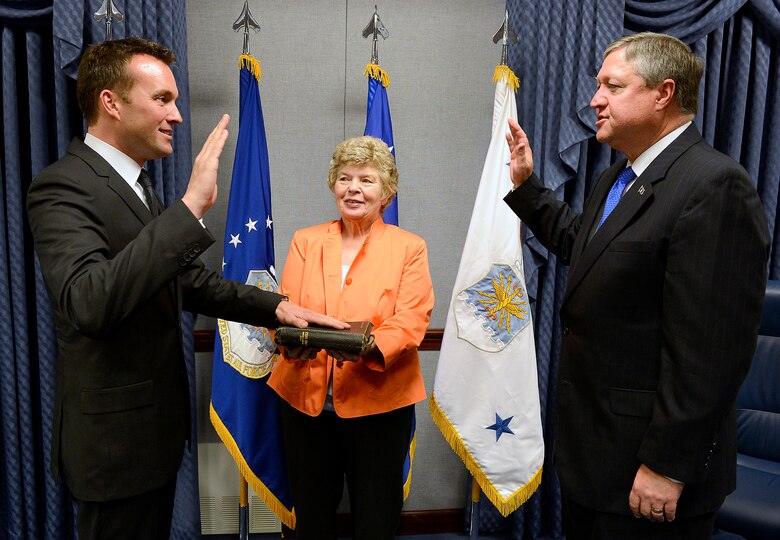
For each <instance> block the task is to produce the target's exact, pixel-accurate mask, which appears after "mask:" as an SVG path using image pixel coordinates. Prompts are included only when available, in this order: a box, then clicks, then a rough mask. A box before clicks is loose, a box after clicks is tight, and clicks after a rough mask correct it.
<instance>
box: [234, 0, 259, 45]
mask: <svg viewBox="0 0 780 540" xmlns="http://www.w3.org/2000/svg"><path fill="white" fill-rule="evenodd" d="M241 30H243V31H244V54H249V31H250V30H252V31H253V32H259V31H260V25H259V24H257V21H256V20H255V18H254V17H252V12H251V11H249V0H244V9H242V10H241V15H239V16H238V19H236V22H234V23H233V31H234V32H239V31H241Z"/></svg>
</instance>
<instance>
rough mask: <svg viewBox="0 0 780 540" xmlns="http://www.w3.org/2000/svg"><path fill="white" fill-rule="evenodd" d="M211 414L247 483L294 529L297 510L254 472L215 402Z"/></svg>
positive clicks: (211, 406)
mask: <svg viewBox="0 0 780 540" xmlns="http://www.w3.org/2000/svg"><path fill="white" fill-rule="evenodd" d="M209 416H210V417H211V423H212V424H213V425H214V429H215V430H216V431H217V434H218V435H219V438H220V439H222V442H223V443H224V444H225V447H226V448H227V450H228V452H230V455H231V456H233V459H234V460H235V462H236V465H237V466H238V471H239V472H240V473H241V476H243V477H244V478H246V481H247V483H248V484H249V485H250V486H252V489H253V490H255V493H257V495H258V496H259V497H260V498H261V499H263V502H264V503H265V504H266V505H268V508H270V509H271V511H272V512H273V513H274V514H276V516H277V517H278V518H279V519H280V520H282V523H284V524H285V525H287V526H288V527H290V528H291V529H294V528H295V510H288V509H287V508H286V507H285V506H284V504H282V502H281V501H280V500H279V499H277V498H276V496H275V495H274V494H273V493H271V490H270V489H268V488H267V487H266V486H265V484H263V482H262V481H261V480H260V479H259V478H258V477H257V476H255V473H254V472H252V469H250V468H249V465H247V463H246V460H245V459H244V456H242V455H241V450H240V449H239V448H238V445H237V444H236V441H235V439H233V436H232V435H231V434H230V431H228V429H227V427H225V424H223V423H222V420H221V419H220V417H219V415H218V414H217V411H215V410H214V404H213V403H209Z"/></svg>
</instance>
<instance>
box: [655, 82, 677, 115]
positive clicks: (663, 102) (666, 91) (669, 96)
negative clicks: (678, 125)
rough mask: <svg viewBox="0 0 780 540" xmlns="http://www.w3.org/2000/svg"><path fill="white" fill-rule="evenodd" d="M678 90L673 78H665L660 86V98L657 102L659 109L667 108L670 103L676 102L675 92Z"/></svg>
mask: <svg viewBox="0 0 780 540" xmlns="http://www.w3.org/2000/svg"><path fill="white" fill-rule="evenodd" d="M676 90H677V85H675V83H674V80H673V79H664V81H663V82H662V83H661V84H660V85H659V86H658V98H656V100H655V103H656V107H657V108H658V109H665V108H667V107H669V105H670V104H672V103H674V93H675V91H676Z"/></svg>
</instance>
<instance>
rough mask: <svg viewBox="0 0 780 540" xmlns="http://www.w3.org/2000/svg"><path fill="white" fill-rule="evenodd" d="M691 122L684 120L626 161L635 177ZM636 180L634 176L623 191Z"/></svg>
mask: <svg viewBox="0 0 780 540" xmlns="http://www.w3.org/2000/svg"><path fill="white" fill-rule="evenodd" d="M691 124H692V122H685V123H684V124H683V125H681V126H680V127H678V128H677V129H675V130H674V131H671V132H669V133H667V134H666V135H664V136H663V137H661V138H660V139H658V141H656V143H655V144H653V145H652V146H651V147H650V148H648V149H647V150H645V151H644V152H642V153H641V154H639V156H638V157H637V158H636V159H635V160H634V162H633V163H631V162H630V161H629V162H628V167H631V168H632V169H634V174H636V176H637V178H638V177H639V176H640V175H641V174H642V173H643V172H645V170H646V169H647V168H648V167H649V166H650V164H651V163H652V162H653V161H654V160H655V158H657V157H658V156H660V155H661V152H663V151H664V150H666V148H667V147H668V146H669V145H670V144H672V143H673V142H674V140H675V139H676V138H677V137H679V136H680V135H682V132H683V131H685V130H686V129H688V126H690V125H691ZM634 182H636V178H635V179H634V180H632V181H631V183H630V184H628V185H627V186H626V189H625V190H623V193H625V192H626V191H628V189H629V188H630V187H631V186H632V185H633V183H634Z"/></svg>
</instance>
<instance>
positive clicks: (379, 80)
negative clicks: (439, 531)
mask: <svg viewBox="0 0 780 540" xmlns="http://www.w3.org/2000/svg"><path fill="white" fill-rule="evenodd" d="M365 75H366V76H367V77H368V99H367V100H366V129H365V130H363V135H370V136H372V137H376V138H377V139H382V140H383V141H384V142H385V144H386V145H387V146H389V147H390V152H392V153H393V157H395V143H394V142H393V121H392V120H391V119H390V104H389V103H388V102H387V87H388V86H390V77H389V76H388V75H387V72H385V70H383V69H382V68H380V67H379V65H378V64H368V65H367V66H366V71H365ZM382 219H384V221H385V223H389V224H391V225H398V194H397V193H396V196H395V199H393V202H392V203H390V206H388V207H387V208H385V213H384V215H383V216H382ZM416 432H417V415H414V416H412V432H411V434H410V435H409V452H408V453H407V454H406V460H405V461H404V471H403V482H404V500H406V498H407V497H408V496H409V490H410V489H411V487H412V462H413V460H414V449H415V446H416V444H417V439H416V435H415V434H416Z"/></svg>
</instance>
